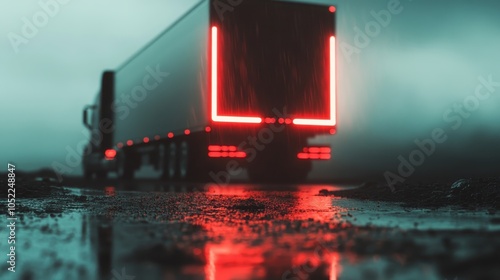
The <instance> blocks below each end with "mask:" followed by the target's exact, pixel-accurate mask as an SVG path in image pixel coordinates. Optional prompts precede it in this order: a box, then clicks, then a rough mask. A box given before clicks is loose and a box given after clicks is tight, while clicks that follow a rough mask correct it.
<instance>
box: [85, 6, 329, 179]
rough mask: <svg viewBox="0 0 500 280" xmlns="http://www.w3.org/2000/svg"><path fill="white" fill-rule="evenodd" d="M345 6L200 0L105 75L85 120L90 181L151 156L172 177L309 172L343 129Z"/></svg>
mask: <svg viewBox="0 0 500 280" xmlns="http://www.w3.org/2000/svg"><path fill="white" fill-rule="evenodd" d="M335 13H336V7H334V6H325V5H316V4H306V3H297V2H286V1H272V0H200V1H199V2H198V3H197V4H196V5H194V6H193V7H192V8H191V9H190V10H189V11H188V12H186V13H185V14H184V15H183V16H181V17H180V18H179V19H178V20H177V21H176V22H174V23H173V24H172V25H171V26H170V27H168V28H167V29H166V30H165V31H164V32H162V34H160V35H159V36H158V37H157V38H155V39H154V40H153V41H152V42H151V43H149V44H147V45H146V46H145V47H144V48H143V49H142V50H140V51H139V52H137V53H136V54H135V55H134V56H132V57H131V58H130V59H129V60H128V61H126V62H125V63H124V64H123V65H122V66H120V67H119V68H118V69H115V70H113V71H105V72H104V73H103V75H102V80H101V88H100V91H99V93H98V95H97V97H96V99H95V101H94V104H92V105H89V106H87V107H85V109H84V112H83V121H84V124H85V126H87V127H88V128H89V130H90V134H91V137H90V141H89V144H88V146H87V147H86V150H85V153H84V157H83V171H84V175H85V177H86V178H92V177H94V176H96V177H99V178H104V177H106V176H107V175H108V174H109V173H110V172H117V174H118V176H119V177H120V178H123V179H131V178H133V177H134V173H135V171H136V170H138V169H140V168H141V167H142V166H143V165H146V164H148V165H152V166H153V167H154V168H155V169H157V170H160V171H161V174H162V177H163V178H164V179H167V180H214V181H216V182H219V183H220V182H227V181H228V180H229V177H230V176H233V175H236V174H237V173H239V172H240V171H241V170H242V169H243V168H246V169H247V172H248V175H249V178H250V179H251V180H287V181H300V180H304V179H305V178H306V177H307V175H308V173H309V172H310V170H311V167H312V161H313V160H330V158H331V148H330V147H329V146H328V145H316V146H310V145H308V139H309V138H312V137H315V136H317V135H325V134H335V133H336V128H337V120H336V98H337V95H336V40H335V39H336V37H335Z"/></svg>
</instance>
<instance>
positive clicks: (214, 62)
mask: <svg viewBox="0 0 500 280" xmlns="http://www.w3.org/2000/svg"><path fill="white" fill-rule="evenodd" d="M217 47H218V44H217V27H216V26H213V27H212V121H214V122H232V123H261V122H262V119H261V118H258V117H238V116H219V115H218V113H217V98H218V92H217V87H218V84H217V70H218V67H217V61H218V50H217Z"/></svg>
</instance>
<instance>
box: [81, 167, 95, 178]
mask: <svg viewBox="0 0 500 280" xmlns="http://www.w3.org/2000/svg"><path fill="white" fill-rule="evenodd" d="M92 176H94V173H93V172H92V171H90V170H89V169H88V168H87V167H84V168H83V179H84V180H86V181H91V180H92Z"/></svg>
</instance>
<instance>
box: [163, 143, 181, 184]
mask: <svg viewBox="0 0 500 280" xmlns="http://www.w3.org/2000/svg"><path fill="white" fill-rule="evenodd" d="M162 169H163V174H162V177H163V179H166V180H169V181H172V180H175V177H176V175H177V145H176V144H175V143H174V142H172V143H169V144H168V145H167V148H166V152H165V154H164V155H163V167H162Z"/></svg>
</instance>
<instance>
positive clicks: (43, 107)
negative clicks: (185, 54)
mask: <svg viewBox="0 0 500 280" xmlns="http://www.w3.org/2000/svg"><path fill="white" fill-rule="evenodd" d="M244 1H245V0H244ZM246 1H248V0H246ZM42 2H46V1H43V0H42ZM195 2H197V1H195V0H193V1H186V0H185V1H174V0H171V1H163V0H161V1H160V0H155V1H153V0H150V1H148V2H147V4H146V3H145V2H137V1H126V4H123V1H117V0H113V1H105V2H103V1H70V2H69V3H68V4H66V5H61V9H60V11H59V12H58V13H57V14H56V15H55V16H54V17H51V18H50V20H49V22H48V24H47V25H46V26H45V27H43V28H40V30H39V31H38V33H37V34H36V35H35V36H34V37H33V38H31V39H29V42H28V43H27V44H21V45H19V48H18V49H19V51H18V53H16V52H15V48H13V46H12V44H11V42H10V40H9V35H8V34H9V33H11V32H15V33H20V32H21V28H22V26H23V20H22V18H23V17H26V18H31V17H32V16H33V15H34V14H35V13H36V12H37V11H39V10H40V9H41V8H40V6H39V4H38V1H29V2H28V1H26V2H22V3H21V2H19V3H18V1H16V2H13V1H8V2H7V1H2V2H1V3H0V18H1V21H2V24H1V25H0V34H1V35H2V36H5V37H4V40H2V41H1V43H0V53H1V54H2V56H1V64H0V81H1V89H2V92H1V97H2V98H1V100H2V101H1V103H0V104H1V105H0V106H1V107H0V116H1V119H2V120H3V130H2V134H1V135H2V137H1V140H0V142H1V145H0V155H1V158H0V160H1V161H2V164H3V162H6V161H11V162H15V163H16V164H17V165H18V166H19V167H18V168H20V169H24V170H34V169H38V168H41V167H46V166H50V164H51V163H52V162H54V161H60V162H64V157H65V156H66V154H67V151H66V147H67V146H72V147H74V146H75V145H76V144H77V143H78V142H79V141H80V140H81V139H82V137H85V136H84V134H85V128H84V127H83V125H82V123H81V110H82V108H83V106H84V105H85V104H88V103H90V102H91V101H92V100H93V98H94V95H95V93H96V92H97V90H98V86H99V76H100V73H101V72H102V70H103V69H113V68H115V67H117V66H118V65H120V64H121V63H122V62H123V61H124V60H125V59H127V58H128V57H129V56H131V55H132V54H133V53H134V52H135V51H136V50H138V49H139V48H140V47H141V46H143V45H144V44H145V43H147V42H148V41H149V40H150V39H152V38H153V37H154V36H155V35H157V34H158V33H160V32H161V31H162V30H163V29H164V28H166V27H167V26H168V24H169V23H171V22H172V21H174V20H175V19H176V17H178V16H179V15H181V14H182V13H183V12H184V11H186V10H187V9H188V8H189V7H190V6H191V5H192V4H193V3H195ZM299 2H304V1H299ZM310 2H314V3H322V4H334V5H336V6H337V41H338V54H337V58H338V59H337V61H338V66H337V70H338V71H337V72H338V73H337V79H338V113H337V115H338V130H337V135H334V136H321V137H317V138H315V139H314V140H313V141H312V143H327V144H330V145H332V148H333V158H332V161H330V162H321V163H315V165H314V166H315V169H314V172H313V177H315V178H355V177H374V178H380V179H383V178H384V172H386V171H390V172H393V173H395V174H398V165H399V164H400V159H398V157H399V156H400V155H401V156H402V157H403V158H406V159H409V155H410V154H411V153H412V152H413V151H414V150H416V149H419V148H418V146H417V144H416V143H415V141H424V140H425V139H432V136H433V131H435V130H436V129H438V130H439V131H442V132H443V133H444V134H443V133H441V134H442V135H441V137H438V138H439V139H440V141H441V142H442V143H436V142H435V141H434V148H433V149H431V150H432V152H429V153H428V155H427V154H425V158H424V159H423V160H424V162H423V163H422V164H418V165H419V166H417V167H416V168H415V169H416V171H415V173H413V174H412V176H426V175H429V176H431V175H432V176H436V175H439V174H453V173H455V174H457V176H467V175H469V173H470V174H477V173H481V174H494V173H495V172H497V171H498V170H500V168H499V167H500V163H499V162H500V146H499V145H498V143H500V142H499V141H500V84H499V83H500V55H499V54H498V51H499V50H500V17H498V14H499V12H500V2H498V1H494V0H490V1H463V0H454V1H451V0H448V1H433V0H419V1H411V0H401V1H395V0H364V1H362V0H346V1H341V0H337V1H310ZM381 11H382V12H381ZM387 14H390V19H389V18H388V17H384V15H387ZM377 15H378V16H377ZM376 17H379V18H378V21H377V19H376ZM359 30H362V32H363V35H361V33H360V31H359ZM367 30H368V32H367ZM488 81H489V82H488ZM492 81H493V82H492ZM478 88H479V89H478ZM464 102H465V103H464ZM457 106H461V107H457ZM458 110H462V111H461V113H460V112H459V111H458ZM82 131H83V133H82ZM443 139H446V140H444V141H443ZM428 147H430V146H428ZM423 153H424V152H423ZM79 173H80V170H79V169H75V174H79ZM497 173H498V172H497ZM400 176H401V175H400ZM403 177H405V178H406V176H403Z"/></svg>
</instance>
